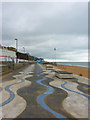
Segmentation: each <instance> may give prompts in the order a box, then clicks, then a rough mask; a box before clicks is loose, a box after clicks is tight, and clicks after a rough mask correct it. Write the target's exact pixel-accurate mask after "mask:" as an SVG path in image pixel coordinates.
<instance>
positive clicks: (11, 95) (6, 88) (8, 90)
mask: <svg viewBox="0 0 90 120" xmlns="http://www.w3.org/2000/svg"><path fill="white" fill-rule="evenodd" d="M22 82H24V80H23V79H21V81H20V82H17V83H14V84H11V85H8V86H6V87H5V90H6V91H7V92H9V94H10V97H9V99H7V100H6V101H5V102H4V103H2V104H0V107H2V106H4V105H6V104H8V103H9V102H11V101H12V100H13V99H14V97H15V95H14V93H13V92H12V91H11V90H10V89H9V88H10V87H11V86H13V85H15V84H20V83H22Z"/></svg>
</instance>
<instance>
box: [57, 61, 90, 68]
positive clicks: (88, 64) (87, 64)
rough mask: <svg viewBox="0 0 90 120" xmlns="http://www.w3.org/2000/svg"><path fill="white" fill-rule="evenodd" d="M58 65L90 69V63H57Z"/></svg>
mask: <svg viewBox="0 0 90 120" xmlns="http://www.w3.org/2000/svg"><path fill="white" fill-rule="evenodd" d="M57 65H72V66H81V67H90V62H57Z"/></svg>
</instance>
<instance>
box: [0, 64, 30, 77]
mask: <svg viewBox="0 0 90 120" xmlns="http://www.w3.org/2000/svg"><path fill="white" fill-rule="evenodd" d="M28 64H30V63H17V64H15V63H12V62H8V63H6V64H1V65H0V75H4V74H7V73H9V72H12V71H14V70H17V69H19V68H21V67H24V66H26V65H28Z"/></svg>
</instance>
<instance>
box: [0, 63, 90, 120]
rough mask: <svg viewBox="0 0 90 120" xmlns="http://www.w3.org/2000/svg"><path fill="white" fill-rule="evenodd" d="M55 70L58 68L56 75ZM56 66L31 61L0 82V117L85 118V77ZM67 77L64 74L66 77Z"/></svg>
mask: <svg viewBox="0 0 90 120" xmlns="http://www.w3.org/2000/svg"><path fill="white" fill-rule="evenodd" d="M56 71H61V73H62V74H63V76H64V75H65V74H67V75H66V76H65V78H60V77H62V74H60V77H57V76H56ZM69 75H71V74H69V73H68V72H66V73H65V72H64V71H63V70H61V69H58V68H57V67H56V66H52V65H48V66H47V67H46V65H42V64H31V65H28V66H26V67H24V68H22V69H19V70H17V71H15V72H13V74H11V73H10V74H7V75H5V76H4V77H3V79H2V82H1V83H0V118H11V119H14V118H64V119H66V120H69V119H70V118H73V119H75V118H77V119H80V118H85V120H86V119H88V117H89V116H88V115H89V109H88V104H89V103H88V102H89V101H90V94H89V93H88V89H89V87H90V86H89V85H88V78H86V77H82V76H78V75H76V74H72V77H70V78H69ZM67 76H68V77H67Z"/></svg>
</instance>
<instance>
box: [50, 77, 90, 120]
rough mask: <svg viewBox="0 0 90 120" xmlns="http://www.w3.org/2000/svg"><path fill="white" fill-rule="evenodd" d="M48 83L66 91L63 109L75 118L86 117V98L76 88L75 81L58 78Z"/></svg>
mask: <svg viewBox="0 0 90 120" xmlns="http://www.w3.org/2000/svg"><path fill="white" fill-rule="evenodd" d="M66 83H68V84H66ZM49 84H50V85H52V86H54V87H58V88H61V89H63V90H65V91H66V92H67V93H68V97H67V98H66V99H65V100H64V101H63V103H62V104H63V107H64V109H65V110H66V111H67V112H68V113H69V114H71V115H72V116H74V117H75V118H88V98H87V97H85V96H83V95H82V94H83V93H82V92H80V91H79V90H78V89H77V86H78V84H77V83H73V82H65V81H63V80H60V79H58V80H54V81H52V82H50V83H49ZM65 84H66V85H65ZM64 85H65V86H64ZM78 93H80V94H78ZM82 108H83V109H82Z"/></svg>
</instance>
